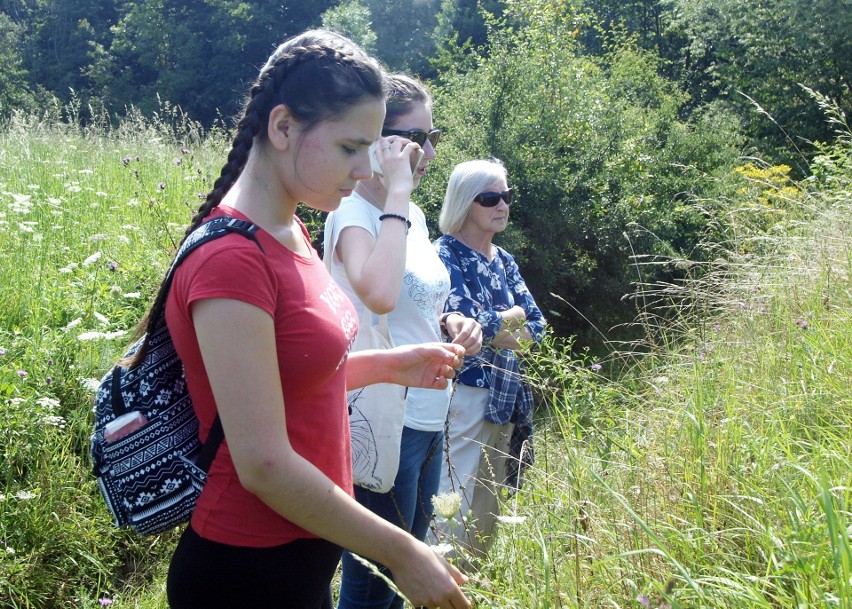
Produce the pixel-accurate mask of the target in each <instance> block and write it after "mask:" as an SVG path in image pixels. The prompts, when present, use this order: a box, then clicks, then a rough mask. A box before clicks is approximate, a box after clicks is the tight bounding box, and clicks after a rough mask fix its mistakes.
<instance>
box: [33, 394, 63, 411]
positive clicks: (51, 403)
mask: <svg viewBox="0 0 852 609" xmlns="http://www.w3.org/2000/svg"><path fill="white" fill-rule="evenodd" d="M36 404H38V405H39V406H41V407H42V408H44V409H45V410H53V409H54V408H59V405H60V404H59V400H57V399H56V398H49V397H42V398H39V399H37V400H36Z"/></svg>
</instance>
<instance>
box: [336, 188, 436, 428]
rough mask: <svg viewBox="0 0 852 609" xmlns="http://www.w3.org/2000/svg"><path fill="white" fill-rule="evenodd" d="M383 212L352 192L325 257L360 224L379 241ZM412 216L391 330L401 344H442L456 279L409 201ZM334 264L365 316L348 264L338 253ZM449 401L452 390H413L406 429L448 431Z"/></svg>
mask: <svg viewBox="0 0 852 609" xmlns="http://www.w3.org/2000/svg"><path fill="white" fill-rule="evenodd" d="M382 213H384V212H382V211H381V210H380V209H378V208H377V207H375V206H374V205H371V204H370V202H369V201H367V200H366V199H364V198H363V197H362V196H361V195H359V194H358V193H352V195H350V196H348V197H346V198H345V199H343V200H342V201H341V202H340V207H338V208H337V210H336V211H333V212H332V213H330V214H329V216H328V218H327V219H326V222H325V240H324V250H323V251H324V256H328V255H330V254H331V253H332V252H334V250H335V249H336V247H337V240H338V239H339V238H340V232H341V231H342V230H343V229H344V228H347V227H350V226H359V227H361V228H363V229H365V230H366V231H368V232H369V233H370V234H371V235H373V237H374V238H376V237H378V234H379V230H381V225H382V222H381V221H379V216H380V215H382ZM408 217H409V219H410V220H411V229H410V230H409V231H408V239H407V242H406V256H405V274H404V277H403V280H402V288H401V290H400V293H399V297H398V298H397V301H396V306H395V307H394V309H393V310H392V311H391V312H390V313H388V329H389V330H390V334H391V338H392V339H393V343H394V344H395V345H409V344H416V343H425V342H435V341H440V340H441V329H440V327H439V325H438V320H439V318H440V316H441V313H442V312H443V310H444V302H445V301H446V300H447V296H448V295H449V293H450V275H449V273H447V269H446V267H445V266H444V263H443V262H441V259H440V258H439V257H438V254H437V252H436V251H435V247H434V246H433V245H432V242H431V241H430V240H429V230H428V229H427V228H426V217H425V216H424V215H423V211H422V210H421V209H420V208H419V207H417V206H416V205H415V204H414V203H410V202H409V204H408ZM386 222H396V220H386ZM330 266H331V276H332V277H333V278H334V280H335V281H336V282H337V284H338V285H339V286H340V287H341V288H342V289H343V291H344V292H346V295H347V296H349V298H350V299H351V300H352V302H353V303H354V304H355V308H356V309H358V315H359V317H360V315H361V314H362V313H363V311H364V303H363V302H361V300H360V299H359V298H358V296H357V295H356V294H355V290H354V289H353V288H352V284H350V283H349V279H348V277H347V276H346V271H345V269H344V267H343V263H342V262H341V261H340V259H339V258H338V257H337V254H336V253H334V256H333V257H332V259H331V265H330ZM374 321H375V319H374ZM449 403H450V390H449V388H447V390H446V391H444V390H436V389H420V388H410V389H409V390H408V403H407V405H406V409H405V426H406V427H410V428H412V429H417V430H419V431H439V430H442V429H444V421H445V419H446V418H447V411H448V410H449Z"/></svg>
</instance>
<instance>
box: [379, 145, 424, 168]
mask: <svg viewBox="0 0 852 609" xmlns="http://www.w3.org/2000/svg"><path fill="white" fill-rule="evenodd" d="M378 144H379V142H378V141H375V142H373V143H372V144H371V145H370V168H371V169H372V170H373V173H377V174H379V175H380V176H381V175H384V172H383V171H382V166H381V165H380V164H379V159H378V157H377V156H376V146H378ZM425 154H426V153H425V152H424V150H423V149H422V148H419V149H418V150H416V151H414V152H412V153H411V156H410V157H409V160H410V161H411V175H414V172H415V171H417V166H418V165H420V161H422V160H423V156H424V155H425Z"/></svg>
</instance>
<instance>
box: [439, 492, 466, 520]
mask: <svg viewBox="0 0 852 609" xmlns="http://www.w3.org/2000/svg"><path fill="white" fill-rule="evenodd" d="M432 507H434V508H435V513H436V514H438V515H439V516H443V517H444V518H446V519H447V520H449V519H450V518H452V517H453V516H455V515H456V514H458V512H459V510H460V509H461V495H459V494H458V493H453V492H448V493H441V494H440V495H433V496H432Z"/></svg>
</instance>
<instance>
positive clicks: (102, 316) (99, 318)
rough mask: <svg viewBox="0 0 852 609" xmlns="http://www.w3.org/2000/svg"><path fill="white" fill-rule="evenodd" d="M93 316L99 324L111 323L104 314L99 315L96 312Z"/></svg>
mask: <svg viewBox="0 0 852 609" xmlns="http://www.w3.org/2000/svg"><path fill="white" fill-rule="evenodd" d="M92 315H94V316H95V319H97V320H98V321H99V322H101V323H102V324H104V325H106V324H108V323H109V319H107V316H106V315H104V314H103V313H98V312H97V311H95V312H94V313H92Z"/></svg>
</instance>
